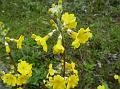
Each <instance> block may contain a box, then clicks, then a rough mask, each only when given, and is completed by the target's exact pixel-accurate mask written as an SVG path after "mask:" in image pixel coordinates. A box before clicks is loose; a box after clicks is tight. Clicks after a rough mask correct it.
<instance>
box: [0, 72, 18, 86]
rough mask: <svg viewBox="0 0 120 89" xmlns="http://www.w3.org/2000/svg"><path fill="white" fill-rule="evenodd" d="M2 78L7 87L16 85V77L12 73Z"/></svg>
mask: <svg viewBox="0 0 120 89" xmlns="http://www.w3.org/2000/svg"><path fill="white" fill-rule="evenodd" d="M1 78H2V80H3V82H4V83H6V84H7V85H10V86H15V85H16V77H15V76H13V75H12V74H10V73H8V74H4V75H3V76H2V77H1Z"/></svg>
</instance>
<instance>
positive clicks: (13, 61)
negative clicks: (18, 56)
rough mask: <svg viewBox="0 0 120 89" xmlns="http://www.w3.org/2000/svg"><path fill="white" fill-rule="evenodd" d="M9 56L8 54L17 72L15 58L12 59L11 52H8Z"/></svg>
mask: <svg viewBox="0 0 120 89" xmlns="http://www.w3.org/2000/svg"><path fill="white" fill-rule="evenodd" d="M9 56H10V60H11V62H12V64H13V65H14V67H15V71H16V72H17V65H16V62H15V60H14V59H13V57H12V54H11V53H9Z"/></svg>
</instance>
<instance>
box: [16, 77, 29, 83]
mask: <svg viewBox="0 0 120 89" xmlns="http://www.w3.org/2000/svg"><path fill="white" fill-rule="evenodd" d="M27 79H28V76H27V75H19V76H18V78H17V85H22V84H26V82H27Z"/></svg>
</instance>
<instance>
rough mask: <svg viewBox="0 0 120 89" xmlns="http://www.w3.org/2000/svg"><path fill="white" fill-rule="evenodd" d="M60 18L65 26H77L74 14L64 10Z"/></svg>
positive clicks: (70, 27) (69, 27)
mask: <svg viewBox="0 0 120 89" xmlns="http://www.w3.org/2000/svg"><path fill="white" fill-rule="evenodd" d="M61 20H62V21H63V25H64V26H65V28H68V29H72V28H76V26H77V22H76V17H75V16H74V14H69V13H67V12H66V13H64V14H63V15H62V18H61Z"/></svg>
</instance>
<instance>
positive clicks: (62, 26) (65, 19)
mask: <svg viewBox="0 0 120 89" xmlns="http://www.w3.org/2000/svg"><path fill="white" fill-rule="evenodd" d="M48 13H49V14H50V16H51V18H52V19H51V20H50V25H51V27H52V29H53V30H52V31H51V32H50V33H48V34H47V35H46V36H44V37H41V36H39V35H36V34H32V36H31V38H32V39H34V40H35V41H36V43H37V44H38V45H40V46H42V47H43V50H44V51H45V52H48V45H47V41H48V40H49V38H50V37H52V36H53V34H54V33H59V35H58V38H57V42H56V44H55V45H54V46H53V54H55V55H61V56H62V59H61V63H59V64H58V66H57V67H54V66H53V65H52V64H50V65H49V70H48V74H47V80H44V83H45V85H46V86H47V87H48V88H50V89H71V88H75V87H76V86H77V85H78V81H79V76H78V71H77V70H76V68H75V63H74V62H71V63H68V62H67V59H66V56H67V54H66V50H67V49H66V45H65V35H66V34H67V35H69V37H70V38H71V39H72V40H73V42H72V43H71V46H72V47H73V48H74V49H77V48H79V47H80V45H81V44H85V43H86V42H87V41H88V40H89V39H90V38H91V37H92V33H91V32H90V29H89V27H88V28H87V29H84V28H80V30H79V31H78V32H75V31H74V29H76V27H77V19H76V17H75V15H74V14H71V13H68V12H63V7H62V0H59V1H58V4H52V6H51V8H50V9H49V10H48Z"/></svg>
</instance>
